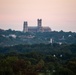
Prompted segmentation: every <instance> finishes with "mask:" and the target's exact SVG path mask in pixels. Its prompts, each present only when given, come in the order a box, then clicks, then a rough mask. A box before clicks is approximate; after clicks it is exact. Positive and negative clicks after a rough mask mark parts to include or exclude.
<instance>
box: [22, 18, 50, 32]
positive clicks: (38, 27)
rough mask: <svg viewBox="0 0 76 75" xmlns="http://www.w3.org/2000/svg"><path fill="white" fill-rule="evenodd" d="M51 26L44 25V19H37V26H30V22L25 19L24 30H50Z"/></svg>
mask: <svg viewBox="0 0 76 75" xmlns="http://www.w3.org/2000/svg"><path fill="white" fill-rule="evenodd" d="M50 31H51V29H50V28H49V27H42V19H37V26H36V27H35V26H34V27H28V22H27V21H25V22H24V24H23V32H24V33H25V32H50Z"/></svg>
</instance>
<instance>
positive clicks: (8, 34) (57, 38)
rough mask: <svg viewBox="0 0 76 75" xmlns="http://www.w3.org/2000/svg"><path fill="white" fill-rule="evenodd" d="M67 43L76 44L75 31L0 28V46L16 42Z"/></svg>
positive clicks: (15, 43) (16, 43) (11, 44)
mask: <svg viewBox="0 0 76 75" xmlns="http://www.w3.org/2000/svg"><path fill="white" fill-rule="evenodd" d="M50 39H52V43H67V44H76V33H75V32H63V31H59V32H57V31H52V32H43V33H40V32H37V33H34V32H33V33H32V32H31V33H29V32H28V33H23V32H21V31H15V30H11V29H9V30H0V46H13V45H18V44H40V43H45V44H48V43H50Z"/></svg>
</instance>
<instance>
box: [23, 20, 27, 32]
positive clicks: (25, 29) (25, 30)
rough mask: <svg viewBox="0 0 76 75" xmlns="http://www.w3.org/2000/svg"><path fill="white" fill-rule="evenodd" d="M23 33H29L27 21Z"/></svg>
mask: <svg viewBox="0 0 76 75" xmlns="http://www.w3.org/2000/svg"><path fill="white" fill-rule="evenodd" d="M23 32H28V23H27V21H25V22H24V24H23Z"/></svg>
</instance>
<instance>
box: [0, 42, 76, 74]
mask: <svg viewBox="0 0 76 75" xmlns="http://www.w3.org/2000/svg"><path fill="white" fill-rule="evenodd" d="M41 74H42V75H76V44H61V45H59V44H56V43H54V44H33V45H28V44H26V45H16V46H9V47H0V75H41Z"/></svg>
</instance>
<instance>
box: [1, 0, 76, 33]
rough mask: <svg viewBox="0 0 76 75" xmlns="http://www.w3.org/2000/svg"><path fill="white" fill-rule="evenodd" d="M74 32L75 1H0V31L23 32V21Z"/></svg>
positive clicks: (75, 26) (30, 24) (75, 22)
mask: <svg viewBox="0 0 76 75" xmlns="http://www.w3.org/2000/svg"><path fill="white" fill-rule="evenodd" d="M38 18H41V19H42V25H43V26H49V27H50V28H51V29H52V30H56V31H60V30H63V31H74V32H76V0H0V29H5V30H6V29H9V28H11V29H14V30H21V31H22V30H23V21H28V25H29V26H37V19H38Z"/></svg>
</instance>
